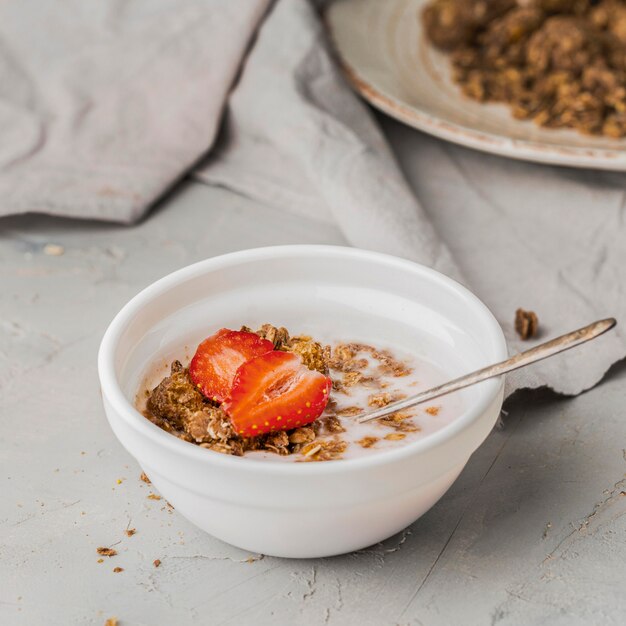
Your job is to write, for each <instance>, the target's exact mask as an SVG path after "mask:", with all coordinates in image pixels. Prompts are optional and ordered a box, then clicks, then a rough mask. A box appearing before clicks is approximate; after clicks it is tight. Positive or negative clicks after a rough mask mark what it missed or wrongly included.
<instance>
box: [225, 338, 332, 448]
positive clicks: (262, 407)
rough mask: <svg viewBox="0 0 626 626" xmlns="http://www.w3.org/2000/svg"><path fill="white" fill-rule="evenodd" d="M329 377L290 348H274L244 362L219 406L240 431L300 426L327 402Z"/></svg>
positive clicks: (254, 432)
mask: <svg viewBox="0 0 626 626" xmlns="http://www.w3.org/2000/svg"><path fill="white" fill-rule="evenodd" d="M329 394H330V378H328V377H327V376H324V375H323V374H320V373H319V372H317V371H313V370H310V369H309V368H308V367H306V365H304V364H303V363H302V358H301V357H300V356H299V355H298V354H294V353H293V352H280V351H278V350H274V351H272V352H266V353H265V354H263V355H261V356H257V357H256V358H254V359H251V360H250V361H247V362H246V363H244V364H243V365H242V366H241V367H240V368H239V369H238V370H237V374H236V375H235V380H234V381H233V388H232V392H231V396H230V398H229V399H228V400H227V401H226V402H225V403H224V404H223V405H222V408H223V409H224V411H226V413H228V416H229V417H230V420H231V422H232V424H233V426H234V428H235V430H236V431H237V433H239V434H240V435H242V436H243V437H252V436H254V435H260V434H262V433H269V432H272V431H276V430H288V429H289V428H296V427H297V426H304V425H305V424H308V423H310V422H312V421H314V420H315V419H317V418H318V417H319V416H320V415H321V414H322V411H323V410H324V407H325V406H326V404H327V403H328V397H329Z"/></svg>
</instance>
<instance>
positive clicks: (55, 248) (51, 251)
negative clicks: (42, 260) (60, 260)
mask: <svg viewBox="0 0 626 626" xmlns="http://www.w3.org/2000/svg"><path fill="white" fill-rule="evenodd" d="M43 253H44V254H47V255H48V256H62V255H63V254H65V248H64V247H63V246H60V245H58V244H56V243H47V244H46V245H45V246H44V247H43Z"/></svg>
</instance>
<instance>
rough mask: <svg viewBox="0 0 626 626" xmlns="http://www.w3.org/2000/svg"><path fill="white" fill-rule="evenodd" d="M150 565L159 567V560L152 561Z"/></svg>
mask: <svg viewBox="0 0 626 626" xmlns="http://www.w3.org/2000/svg"><path fill="white" fill-rule="evenodd" d="M152 565H154V567H159V565H161V559H154V561H152Z"/></svg>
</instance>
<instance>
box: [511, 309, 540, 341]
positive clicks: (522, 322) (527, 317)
mask: <svg viewBox="0 0 626 626" xmlns="http://www.w3.org/2000/svg"><path fill="white" fill-rule="evenodd" d="M538 328H539V319H538V317H537V314H536V313H535V312H534V311H525V310H524V309H517V311H515V330H516V332H517V334H518V335H519V336H520V338H521V339H524V340H526V339H530V338H531V337H534V336H535V335H536V334H537V330H538Z"/></svg>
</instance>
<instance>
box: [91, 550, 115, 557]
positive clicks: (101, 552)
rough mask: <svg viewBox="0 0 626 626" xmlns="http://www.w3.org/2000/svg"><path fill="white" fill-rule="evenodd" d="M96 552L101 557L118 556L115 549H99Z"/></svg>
mask: <svg viewBox="0 0 626 626" xmlns="http://www.w3.org/2000/svg"><path fill="white" fill-rule="evenodd" d="M96 552H97V553H98V554H99V555H101V556H109V557H110V556H115V555H116V554H117V550H114V549H113V548H98V549H97V550H96Z"/></svg>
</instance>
